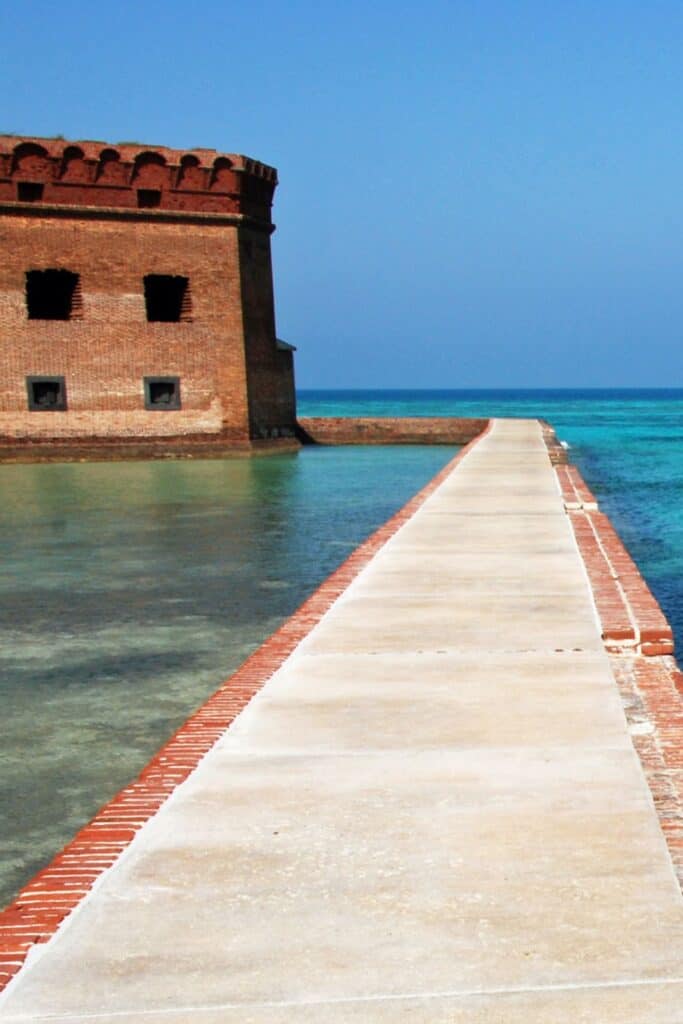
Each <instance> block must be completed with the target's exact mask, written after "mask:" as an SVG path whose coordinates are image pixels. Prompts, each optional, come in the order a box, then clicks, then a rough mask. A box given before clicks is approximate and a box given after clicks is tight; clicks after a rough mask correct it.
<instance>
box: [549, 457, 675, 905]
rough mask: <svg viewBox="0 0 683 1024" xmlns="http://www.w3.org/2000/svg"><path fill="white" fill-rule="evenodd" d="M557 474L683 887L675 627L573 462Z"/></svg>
mask: <svg viewBox="0 0 683 1024" xmlns="http://www.w3.org/2000/svg"><path fill="white" fill-rule="evenodd" d="M547 441H549V442H550V443H552V438H548V439H547ZM555 473H556V475H557V479H558V483H559V486H560V491H561V493H562V497H563V500H564V505H565V509H566V511H567V514H568V516H569V521H570V523H571V525H572V529H573V531H574V536H575V538H576V542H577V546H578V549H579V553H580V554H581V557H582V559H583V562H584V565H585V567H586V572H587V574H588V579H589V582H590V585H591V589H592V591H593V598H594V601H595V606H596V610H597V613H598V618H599V620H600V624H601V628H602V640H603V643H604V645H605V650H606V652H607V655H608V656H609V660H610V665H611V668H612V672H613V674H614V678H615V680H616V682H617V686H618V687H619V692H620V694H621V699H622V704H623V707H624V713H625V715H626V720H627V723H628V729H629V733H630V735H631V741H632V743H633V746H634V748H635V750H636V753H637V754H638V757H639V758H640V763H641V766H642V769H643V772H644V774H645V777H646V779H647V782H648V785H649V787H650V792H651V793H652V798H653V801H654V805H655V809H656V811H657V815H658V818H659V823H660V825H661V828H662V832H663V833H664V838H665V839H666V843H667V846H668V849H669V854H670V856H671V859H672V862H673V866H674V870H675V872H676V876H677V878H678V882H679V885H680V886H681V889H682V890H683V673H681V671H680V669H679V667H678V664H677V662H676V660H675V658H674V657H673V653H674V638H673V631H672V629H671V626H670V625H669V622H668V621H667V618H666V616H665V615H664V612H663V611H662V609H661V608H660V606H659V603H658V602H657V599H656V598H655V596H654V594H653V593H652V592H651V590H650V588H649V587H648V585H647V583H646V582H645V580H644V579H643V577H642V575H641V573H640V570H639V569H638V566H637V565H636V564H635V562H634V561H633V559H632V558H631V556H630V555H629V553H628V551H627V550H626V548H625V547H624V545H623V543H622V541H621V539H620V538H619V536H618V534H617V532H616V530H615V529H614V527H613V526H612V524H611V522H610V520H609V518H608V517H607V516H606V515H605V514H604V512H601V511H600V510H599V507H598V502H597V501H596V499H595V496H594V495H593V494H592V493H591V491H590V489H589V488H588V487H587V485H586V483H585V481H584V479H583V477H582V476H581V474H580V472H579V471H578V469H577V468H576V466H574V465H571V464H568V465H556V466H555Z"/></svg>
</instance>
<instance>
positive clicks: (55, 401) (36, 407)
mask: <svg viewBox="0 0 683 1024" xmlns="http://www.w3.org/2000/svg"><path fill="white" fill-rule="evenodd" d="M26 390H27V392H28V407H29V409H30V410H31V411H32V412H50V411H51V412H59V411H62V412H63V411H64V410H65V409H66V383H65V381H64V378H63V377H27V378H26Z"/></svg>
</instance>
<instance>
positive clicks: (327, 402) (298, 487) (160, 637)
mask: <svg viewBox="0 0 683 1024" xmlns="http://www.w3.org/2000/svg"><path fill="white" fill-rule="evenodd" d="M299 412H300V414H301V415H342V416H355V415H363V414H369V415H410V416H416V415H424V416H433V415H446V416H450V415H458V416H489V415H493V416H531V417H536V416H542V417H544V418H546V419H548V420H550V422H551V423H553V425H554V426H555V427H556V429H557V431H558V434H559V436H560V438H562V439H564V440H566V441H567V442H568V443H569V444H570V445H571V453H570V454H571V458H572V459H573V460H574V461H576V462H577V463H578V465H579V466H580V468H581V470H582V472H583V473H584V475H585V477H586V479H587V480H588V482H589V483H590V485H591V486H592V488H593V490H594V491H595V492H596V494H597V496H598V499H599V500H600V502H601V504H602V507H603V508H604V509H605V510H606V511H607V512H608V513H609V514H610V516H611V517H612V519H613V522H614V523H615V525H616V527H617V529H618V530H619V531H620V533H621V535H622V537H623V539H624V541H625V542H626V544H627V545H628V547H629V549H630V550H631V552H632V554H633V555H634V557H635V558H636V560H637V561H638V564H639V565H640V567H641V569H642V570H643V572H644V573H645V575H646V577H647V579H648V581H649V583H650V585H651V587H652V589H653V590H654V592H655V594H656V595H657V597H658V598H659V600H660V602H661V604H662V606H663V607H664V609H665V611H666V613H667V615H668V616H669V618H670V620H671V623H672V625H673V627H674V629H675V631H676V634H677V639H678V646H679V648H680V649H681V650H683V572H682V571H681V570H682V569H683V506H682V503H681V498H682V496H683V488H682V487H681V483H682V478H683V390H681V391H667V392H663V391H657V392H646V391H642V392H633V391H632V392H621V393H619V392H596V391H591V392H579V391H575V392H568V391H564V392H552V391H534V392H522V391H488V392H486V391H479V392H471V391H467V392H458V391H430V392H410V391H401V392H386V391H383V392H378V391H363V392H351V391H347V392H333V391H304V392H302V393H301V394H300V396H299ZM454 452H455V449H453V448H446V447H444V448H441V447H426V446H416V447H409V446H406V447H393V446H392V447H386V448H384V447H381V448H380V447H369V448H307V449H303V450H302V451H301V452H299V453H298V454H291V455H280V456H273V457H268V458H262V459H227V460H217V461H202V460H197V461H194V460H193V461H184V460H181V461H173V460H171V461H163V462H124V463H85V464H61V465H57V464H55V465H34V466H12V465H6V466H0V558H1V559H2V567H3V571H2V574H0V700H1V701H2V715H0V759H1V765H2V771H1V772H0V905H1V904H2V903H4V902H5V901H7V900H8V899H9V898H10V897H11V896H12V894H13V893H14V892H15V891H16V890H17V888H18V887H19V886H20V885H21V884H22V882H24V881H25V880H27V879H28V878H29V877H30V876H31V875H32V874H33V873H34V872H35V871H36V870H37V869H38V868H39V867H40V866H41V865H42V864H44V863H45V862H47V861H48V860H49V859H50V857H51V856H52V855H53V854H54V852H55V851H56V850H57V849H59V847H60V846H61V845H62V844H63V843H65V842H66V841H67V840H68V839H69V838H70V837H71V836H72V835H73V834H74V832H75V831H76V830H77V828H78V827H79V826H80V825H81V824H83V823H84V822H85V821H87V820H88V819H89V818H90V817H91V816H92V814H93V813H94V812H95V811H96V810H97V808H98V806H100V804H102V803H103V802H104V801H106V800H107V799H109V798H110V797H111V796H112V795H113V794H114V793H115V792H116V791H117V790H118V789H119V788H120V787H121V786H123V785H125V783H126V782H128V781H129V780H130V779H131V778H133V777H134V775H135V774H136V773H137V772H138V771H139V770H140V768H141V767H142V766H143V765H144V764H145V763H146V762H147V761H148V760H149V758H150V757H151V756H152V754H153V753H154V751H155V750H156V749H157V748H158V747H159V746H160V745H161V744H162V743H163V742H164V740H165V739H166V738H167V737H168V736H169V735H170V734H171V733H172V731H173V730H174V728H175V727H177V726H178V725H179V724H180V723H181V722H182V721H183V720H184V719H185V718H187V716H188V715H189V714H190V713H191V712H192V710H193V709H194V708H195V707H196V706H197V705H198V704H200V703H201V702H202V701H203V700H204V699H205V698H206V697H207V696H208V695H209V694H210V693H211V692H213V690H214V689H215V688H216V687H217V686H218V685H219V684H220V683H221V681H222V680H223V679H224V678H225V677H226V676H227V675H229V674H230V672H231V671H233V670H234V669H235V668H236V667H237V665H238V664H239V663H240V662H241V661H242V660H243V659H244V658H245V657H246V655H247V654H248V653H249V652H250V651H252V650H253V649H254V648H255V647H257V646H258V645H259V644H260V643H261V642H262V640H263V639H264V638H265V637H266V636H268V635H269V633H271V632H272V631H273V630H274V629H275V628H276V627H277V625H278V624H279V623H280V622H281V621H282V619H283V618H284V617H286V616H287V615H289V614H290V613H291V612H292V611H294V609H295V608H296V607H297V606H298V604H299V603H300V602H301V601H302V600H303V599H304V598H305V597H306V596H307V594H309V593H310V592H311V591H312V590H313V589H314V587H315V586H316V585H317V584H318V583H320V582H321V581H322V580H323V579H324V578H325V577H326V576H327V575H328V574H329V573H330V572H331V571H332V570H333V569H334V568H335V567H336V565H338V564H339V563H340V562H341V561H342V560H343V559H344V558H345V556H346V555H347V554H349V553H350V552H351V551H352V550H353V549H354V548H355V547H356V546H357V545H358V544H359V543H360V541H361V540H363V539H364V537H366V536H367V535H368V534H369V533H371V532H372V530H373V529H375V528H376V527H377V526H379V525H380V524H381V523H382V522H384V521H385V520H386V519H387V518H388V517H389V516H390V515H391V514H392V513H393V512H394V511H395V510H396V509H398V508H400V507H401V505H403V504H404V503H405V502H406V501H407V500H408V498H409V497H410V496H411V495H412V494H414V493H415V492H416V491H417V490H418V489H419V488H420V487H422V486H423V485H424V484H425V483H426V482H427V481H428V480H429V479H430V478H431V477H432V476H434V474H435V473H436V472H437V471H438V470H439V469H440V468H441V467H442V466H443V465H444V464H445V463H446V462H447V461H448V459H449V458H451V457H452V455H453V454H454Z"/></svg>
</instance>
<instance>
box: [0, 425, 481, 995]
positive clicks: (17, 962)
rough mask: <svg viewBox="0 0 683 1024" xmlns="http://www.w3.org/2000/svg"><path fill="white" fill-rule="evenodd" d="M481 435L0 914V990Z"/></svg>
mask: <svg viewBox="0 0 683 1024" xmlns="http://www.w3.org/2000/svg"><path fill="white" fill-rule="evenodd" d="M490 427H491V423H490V422H487V425H486V427H485V429H484V430H483V431H482V433H481V434H479V436H478V437H476V438H474V440H473V441H470V443H469V444H468V445H466V446H465V447H464V448H462V449H461V451H459V452H458V454H457V455H456V456H455V458H453V459H451V461H450V462H449V463H448V464H447V465H446V466H445V467H444V468H443V469H442V470H441V471H440V472H439V473H437V475H436V476H435V477H433V479H432V480H430V482H429V483H428V484H427V485H426V486H425V487H423V488H422V490H420V491H418V493H417V494H416V495H414V497H412V498H411V499H410V501H408V502H407V503H406V504H405V505H404V506H403V508H401V509H400V510H399V511H398V512H396V513H395V514H394V515H393V516H392V517H391V518H390V519H388V520H387V522H386V523H384V525H383V526H380V528H379V529H378V530H376V531H375V532H374V533H373V534H371V536H370V537H368V539H367V540H365V541H364V542H363V543H362V544H361V545H360V546H359V547H357V548H356V549H355V551H353V552H352V554H351V555H349V557H348V558H347V559H346V561H344V562H343V563H342V564H341V565H340V566H339V568H338V569H335V571H334V572H333V573H332V574H331V575H330V576H328V577H327V579H326V580H325V581H324V582H323V583H322V584H321V585H320V586H319V587H318V589H317V590H315V591H314V592H313V594H311V596H310V597H309V598H307V600H306V601H304V603H303V604H302V605H301V607H300V608H299V609H298V610H297V611H296V612H294V614H293V615H292V616H290V618H288V619H286V621H285V622H284V623H283V624H282V625H281V626H280V628H279V629H277V630H276V631H275V633H273V635H272V636H270V637H269V638H268V639H267V640H266V641H265V642H264V643H263V644H262V645H261V646H260V647H259V648H258V649H257V650H256V651H254V653H253V654H251V655H250V656H249V657H248V658H247V660H246V661H245V662H244V663H243V664H242V665H241V666H240V668H238V669H237V671H236V672H235V673H234V674H233V675H232V676H230V678H229V679H227V680H226V681H225V682H224V683H223V684H222V686H220V688H219V689H218V690H217V691H216V692H215V693H214V694H213V695H212V696H211V697H209V699H208V700H207V701H206V703H205V704H203V705H202V707H201V708H200V709H199V710H198V711H197V712H195V714H193V715H192V716H191V718H189V719H188V720H187V722H185V724H184V725H182V726H181V727H180V729H178V731H177V732H176V733H175V734H174V735H173V736H172V737H171V739H170V740H169V741H168V742H167V743H166V744H165V745H164V746H163V747H162V748H161V750H160V751H159V753H158V754H157V755H156V756H155V757H154V758H153V759H152V760H151V761H150V762H149V764H148V765H147V766H146V767H145V768H144V769H143V770H142V772H141V773H140V775H138V777H137V779H135V781H133V782H131V783H130V785H128V786H126V787H125V788H124V789H122V790H121V792H120V793H118V794H117V795H116V796H115V797H114V798H113V799H112V800H110V801H109V803H107V804H105V806H104V807H103V808H102V809H101V810H100V811H98V813H97V814H96V815H95V817H94V818H93V819H92V821H91V822H90V823H89V824H88V825H86V826H85V827H84V828H82V829H81V830H80V831H79V832H78V833H77V834H76V836H75V837H74V839H72V840H71V842H70V843H69V844H68V845H67V846H65V847H64V849H63V850H62V851H61V852H60V853H58V854H57V856H56V857H55V858H54V859H53V860H52V861H51V862H50V863H49V864H48V865H47V867H45V868H43V870H42V871H39V872H38V874H37V875H35V877H34V878H33V879H32V880H31V881H30V882H29V883H28V884H27V885H25V886H24V887H23V889H21V890H20V892H19V894H18V895H17V897H16V899H14V900H13V902H12V903H10V905H9V906H8V907H7V908H6V909H5V910H4V911H1V912H0V991H2V989H3V988H5V986H6V985H7V984H8V982H9V981H10V979H11V978H12V977H13V976H14V975H15V974H16V973H17V971H18V970H19V969H20V967H21V966H22V964H23V962H24V960H25V958H26V956H27V954H28V951H29V949H30V948H31V946H33V945H34V944H36V943H42V942H47V941H48V940H49V939H50V938H52V936H53V935H54V934H55V932H56V931H57V929H58V928H59V926H60V925H61V923H62V921H63V920H64V919H65V918H66V917H67V915H68V914H70V913H71V912H72V911H73V910H74V909H75V908H76V907H77V906H78V904H79V903H80V902H81V900H82V899H83V898H84V897H85V896H86V895H87V893H88V892H89V891H90V889H91V888H92V886H93V885H94V883H95V882H96V881H97V879H98V878H99V877H100V876H101V875H102V874H103V873H104V872H105V871H106V870H107V869H108V868H110V867H111V866H112V865H113V864H114V862H115V861H116V860H117V859H118V857H119V856H120V854H121V853H122V852H123V851H124V850H125V849H126V848H127V847H128V846H129V845H130V843H131V842H132V840H133V839H134V837H135V834H136V833H137V832H138V831H139V829H140V828H141V827H142V826H143V825H144V824H145V823H146V822H147V821H148V820H149V819H150V818H152V817H153V816H154V815H155V814H156V812H157V811H158V810H159V808H160V807H161V805H162V804H163V803H164V801H165V800H166V799H167V798H168V797H169V796H170V794H171V793H172V792H173V791H174V790H175V789H176V788H177V787H178V786H179V785H180V784H181V783H182V782H184V781H185V779H186V778H187V777H188V776H189V775H190V774H191V773H192V772H193V771H194V769H195V768H196V767H197V765H198V764H199V762H200V760H201V759H202V758H203V757H204V755H205V754H206V753H207V752H208V751H209V750H210V749H211V747H212V746H213V745H214V744H215V743H216V742H217V741H218V740H219V739H220V737H221V736H222V735H223V733H224V732H225V730H226V729H227V728H228V726H229V725H230V724H231V723H232V722H233V720H234V719H235V718H236V717H237V715H238V714H239V713H240V712H241V711H242V710H243V709H244V708H245V707H246V705H247V704H248V703H249V701H250V700H251V698H252V697H253V696H254V695H255V694H256V693H257V692H258V691H259V690H260V689H261V688H262V687H263V686H264V684H265V683H266V682H267V681H268V679H270V677H271V676H272V675H273V674H274V673H275V672H276V671H277V670H278V669H279V668H280V666H281V665H282V664H283V662H284V661H285V660H286V659H287V658H288V657H289V655H290V654H291V653H292V652H293V651H294V649H295V648H296V647H297V646H298V644H299V643H300V642H301V641H302V640H303V639H304V637H306V636H307V635H308V634H309V633H310V631H311V630H312V629H313V627H314V626H315V625H316V624H317V623H318V622H319V621H320V619H321V618H322V617H323V615H324V614H325V613H326V612H327V610H328V609H329V608H330V607H331V605H332V604H333V603H334V602H335V601H336V600H337V598H338V597H339V596H340V595H341V594H342V593H343V592H344V591H345V590H346V588H347V587H348V586H349V584H350V583H352V582H353V580H354V579H355V578H356V576H357V575H358V574H359V573H360V572H361V570H362V569H363V568H364V567H365V566H366V565H367V564H368V562H369V561H370V560H371V559H372V558H373V557H374V555H375V554H376V553H377V552H378V551H379V549H380V548H381V547H382V546H383V545H384V544H386V542H387V541H388V540H389V539H390V538H391V537H392V536H393V535H394V534H395V533H396V532H397V531H398V530H399V529H400V527H401V526H403V525H404V523H406V522H407V521H408V520H409V519H410V518H411V517H412V516H413V515H414V514H415V512H417V510H418V509H419V508H420V506H421V505H422V504H423V503H424V502H425V501H426V499H427V498H428V497H429V496H430V495H431V494H433V493H434V491H435V490H436V489H437V487H438V486H439V485H440V484H441V483H443V481H444V480H445V479H446V477H447V476H448V475H449V474H450V473H451V472H452V471H453V469H454V468H455V467H456V466H457V464H458V463H459V462H460V461H461V460H462V459H463V458H464V456H465V455H466V454H467V452H468V451H470V450H471V449H472V447H473V446H474V445H475V444H477V442H478V441H479V440H481V438H482V437H484V436H485V434H487V433H488V431H489V430H490Z"/></svg>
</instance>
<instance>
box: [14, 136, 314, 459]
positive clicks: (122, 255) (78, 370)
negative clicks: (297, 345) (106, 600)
mask: <svg viewBox="0 0 683 1024" xmlns="http://www.w3.org/2000/svg"><path fill="white" fill-rule="evenodd" d="M276 185H277V174H276V171H275V170H274V169H273V168H272V167H268V166H266V165H265V164H262V163H259V162H258V161H255V160H251V159H248V158H247V157H244V156H236V155H233V154H219V153H217V152H215V151H214V150H207V149H193V150H191V151H187V152H184V151H178V150H172V149H167V148H165V147H159V146H142V145H137V144H136V145H129V144H121V145H110V144H107V143H101V142H66V141H64V140H52V139H38V138H25V137H22V138H17V137H13V136H0V240H1V245H2V262H1V264H0V366H1V368H2V372H1V373H0V441H2V443H4V444H8V443H14V444H17V445H19V446H21V445H22V444H27V445H35V444H36V442H45V443H46V444H48V445H49V444H50V443H51V442H54V443H56V444H58V445H59V446H60V447H63V446H64V445H65V444H66V445H68V444H69V443H72V442H73V443H75V444H78V443H79V442H80V443H82V442H83V441H84V440H94V441H96V442H97V441H99V442H104V443H109V444H111V443H114V444H116V443H118V442H120V443H121V445H122V447H123V448H125V447H126V445H127V444H130V442H149V443H150V444H151V445H152V447H154V445H155V444H156V443H157V442H158V443H159V444H161V445H162V446H164V445H168V446H173V445H176V446H180V447H181V448H182V446H183V445H184V444H190V445H191V444H192V442H194V441H198V440H201V439H209V438H211V439H214V440H217V441H219V442H221V443H226V444H227V445H230V444H235V445H237V446H245V447H247V446H255V447H258V446H259V445H261V446H263V445H264V444H273V443H276V444H277V443H282V439H283V438H285V439H286V438H291V437H292V436H293V433H294V427H295V397H294V375H293V360H292V348H291V346H288V345H286V344H285V343H283V342H280V341H278V340H277V339H276V334H275V315H274V302H273V282H272V267H271V254H270V235H271V233H272V231H273V230H274V226H273V223H272V219H271V205H272V200H273V193H274V191H275V187H276ZM285 443H286V442H285Z"/></svg>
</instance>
